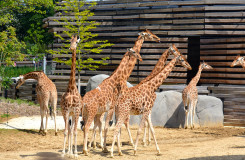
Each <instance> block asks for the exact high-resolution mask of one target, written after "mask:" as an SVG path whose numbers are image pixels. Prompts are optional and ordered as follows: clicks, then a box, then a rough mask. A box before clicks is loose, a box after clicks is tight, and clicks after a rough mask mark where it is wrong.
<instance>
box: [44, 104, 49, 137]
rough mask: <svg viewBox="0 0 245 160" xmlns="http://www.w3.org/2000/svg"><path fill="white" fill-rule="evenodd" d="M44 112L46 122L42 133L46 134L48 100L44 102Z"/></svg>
mask: <svg viewBox="0 0 245 160" xmlns="http://www.w3.org/2000/svg"><path fill="white" fill-rule="evenodd" d="M44 113H45V115H46V123H45V130H44V135H46V134H47V129H48V101H47V102H45V103H44Z"/></svg>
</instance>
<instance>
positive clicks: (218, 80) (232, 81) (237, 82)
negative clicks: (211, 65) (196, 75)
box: [200, 79, 245, 84]
mask: <svg viewBox="0 0 245 160" xmlns="http://www.w3.org/2000/svg"><path fill="white" fill-rule="evenodd" d="M200 83H203V84H205V83H211V84H245V81H244V80H224V79H200Z"/></svg>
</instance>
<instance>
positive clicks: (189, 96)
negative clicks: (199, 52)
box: [182, 62, 213, 128]
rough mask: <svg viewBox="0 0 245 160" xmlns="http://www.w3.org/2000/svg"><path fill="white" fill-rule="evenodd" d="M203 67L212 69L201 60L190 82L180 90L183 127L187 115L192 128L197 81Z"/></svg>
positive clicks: (186, 121)
mask: <svg viewBox="0 0 245 160" xmlns="http://www.w3.org/2000/svg"><path fill="white" fill-rule="evenodd" d="M203 69H213V68H212V67H211V66H210V65H208V64H207V63H205V62H203V63H202V64H200V65H199V69H198V72H197V74H196V76H195V77H194V78H192V80H191V81H190V83H189V84H188V85H187V86H186V87H185V88H184V90H183V92H182V99H183V104H184V110H185V126H184V128H188V119H189V118H188V117H189V115H190V116H191V117H190V120H191V128H194V123H193V121H194V115H195V112H196V105H197V100H198V91H197V87H196V85H197V83H198V81H199V79H200V77H201V72H202V70H203Z"/></svg>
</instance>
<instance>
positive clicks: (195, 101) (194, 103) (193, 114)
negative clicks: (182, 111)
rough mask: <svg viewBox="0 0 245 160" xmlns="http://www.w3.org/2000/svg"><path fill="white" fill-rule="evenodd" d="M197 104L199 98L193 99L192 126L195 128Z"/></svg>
mask: <svg viewBox="0 0 245 160" xmlns="http://www.w3.org/2000/svg"><path fill="white" fill-rule="evenodd" d="M196 105H197V100H194V101H193V104H192V115H191V116H192V128H194V127H195V126H194V117H195V113H196Z"/></svg>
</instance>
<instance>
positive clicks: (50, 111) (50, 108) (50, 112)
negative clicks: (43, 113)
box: [49, 106, 53, 118]
mask: <svg viewBox="0 0 245 160" xmlns="http://www.w3.org/2000/svg"><path fill="white" fill-rule="evenodd" d="M52 113H53V109H52V107H51V106H49V115H50V117H51V118H52V115H53V114H52Z"/></svg>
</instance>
